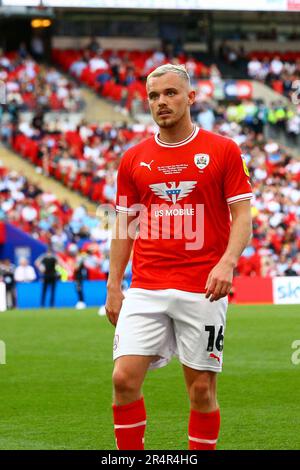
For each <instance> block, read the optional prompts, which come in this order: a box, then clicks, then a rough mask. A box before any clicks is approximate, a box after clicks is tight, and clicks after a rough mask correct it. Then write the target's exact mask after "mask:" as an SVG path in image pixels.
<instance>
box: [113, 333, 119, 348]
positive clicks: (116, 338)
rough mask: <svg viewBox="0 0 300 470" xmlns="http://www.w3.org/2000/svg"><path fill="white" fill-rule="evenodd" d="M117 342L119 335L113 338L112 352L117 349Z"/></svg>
mask: <svg viewBox="0 0 300 470" xmlns="http://www.w3.org/2000/svg"><path fill="white" fill-rule="evenodd" d="M119 340H120V338H119V335H116V336H115V337H114V347H113V349H114V351H116V350H117V349H118V346H119Z"/></svg>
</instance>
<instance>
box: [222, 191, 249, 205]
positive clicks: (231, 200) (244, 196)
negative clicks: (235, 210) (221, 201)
mask: <svg viewBox="0 0 300 470" xmlns="http://www.w3.org/2000/svg"><path fill="white" fill-rule="evenodd" d="M252 197H253V194H252V193H244V194H239V195H238V196H232V197H228V198H227V199H226V201H227V204H229V205H230V204H233V203H235V202H239V201H246V200H247V199H252Z"/></svg>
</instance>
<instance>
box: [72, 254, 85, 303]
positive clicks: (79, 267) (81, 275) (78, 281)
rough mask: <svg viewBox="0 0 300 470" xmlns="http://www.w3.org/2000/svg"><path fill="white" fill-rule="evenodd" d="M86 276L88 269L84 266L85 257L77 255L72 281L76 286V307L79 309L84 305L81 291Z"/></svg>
mask: <svg viewBox="0 0 300 470" xmlns="http://www.w3.org/2000/svg"><path fill="white" fill-rule="evenodd" d="M87 278H88V271H87V268H86V267H85V258H84V257H83V256H81V255H79V256H78V257H77V260H76V267H75V271H74V282H75V287H76V292H77V295H78V302H77V304H76V308H77V309H78V310H81V309H83V308H85V307H86V304H85V301H84V292H83V281H84V280H86V279H87Z"/></svg>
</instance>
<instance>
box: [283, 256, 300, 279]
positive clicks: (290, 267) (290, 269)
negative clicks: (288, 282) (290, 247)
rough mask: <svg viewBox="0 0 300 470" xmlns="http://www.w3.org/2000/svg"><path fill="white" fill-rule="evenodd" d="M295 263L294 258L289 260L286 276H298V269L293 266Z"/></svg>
mask: <svg viewBox="0 0 300 470" xmlns="http://www.w3.org/2000/svg"><path fill="white" fill-rule="evenodd" d="M293 264H294V263H293V260H292V259H290V260H288V265H287V268H286V270H285V271H284V275H285V276H297V275H298V273H297V271H296V270H295V269H294V267H293Z"/></svg>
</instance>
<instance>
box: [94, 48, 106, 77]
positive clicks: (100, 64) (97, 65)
mask: <svg viewBox="0 0 300 470" xmlns="http://www.w3.org/2000/svg"><path fill="white" fill-rule="evenodd" d="M89 67H90V70H91V72H92V73H93V72H96V70H107V69H108V63H107V62H106V60H105V59H104V58H103V56H102V52H101V51H98V52H97V53H96V55H95V57H93V58H92V59H90V61H89Z"/></svg>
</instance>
